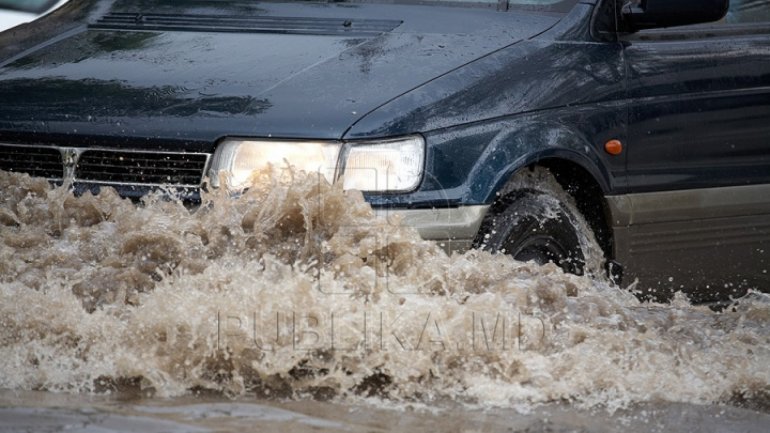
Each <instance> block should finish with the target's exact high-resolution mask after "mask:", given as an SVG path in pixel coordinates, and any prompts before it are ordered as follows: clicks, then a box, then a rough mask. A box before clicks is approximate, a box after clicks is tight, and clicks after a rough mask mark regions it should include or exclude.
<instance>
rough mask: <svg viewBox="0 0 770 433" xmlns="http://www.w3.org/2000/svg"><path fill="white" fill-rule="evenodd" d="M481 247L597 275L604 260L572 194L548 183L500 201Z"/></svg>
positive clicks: (480, 240) (484, 230)
mask: <svg viewBox="0 0 770 433" xmlns="http://www.w3.org/2000/svg"><path fill="white" fill-rule="evenodd" d="M476 247H477V248H481V249H484V250H488V251H492V252H496V253H503V254H508V255H510V256H512V257H513V258H514V259H516V260H520V261H534V262H535V263H538V264H546V263H549V262H553V263H555V264H556V265H558V266H559V267H561V268H562V269H563V270H564V271H565V272H568V273H572V274H576V275H583V274H584V273H586V271H589V272H590V273H594V274H595V273H596V269H592V268H594V267H596V266H597V264H598V266H599V267H601V262H602V260H601V258H599V257H597V254H598V255H601V249H600V248H599V247H598V245H597V243H596V240H595V238H594V236H593V233H591V230H590V228H589V227H588V224H587V223H586V222H585V220H584V219H583V218H582V216H581V215H580V213H579V211H578V210H577V209H576V207H575V206H574V205H573V204H572V203H571V202H570V200H569V199H568V196H567V194H566V193H564V192H563V191H556V190H554V189H553V188H548V187H547V186H543V185H540V186H537V187H536V188H533V187H527V188H522V189H516V190H513V191H511V192H509V193H507V194H506V195H505V196H504V197H503V198H502V199H501V200H499V201H498V203H496V204H495V205H494V206H493V207H492V209H491V210H490V214H489V215H488V216H487V217H486V219H485V220H484V223H483V224H482V227H481V231H480V234H479V237H478V238H477V239H476ZM587 263H588V264H587Z"/></svg>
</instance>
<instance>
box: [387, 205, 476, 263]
mask: <svg viewBox="0 0 770 433" xmlns="http://www.w3.org/2000/svg"><path fill="white" fill-rule="evenodd" d="M488 210H489V206H488V205H478V206H460V207H454V208H432V209H398V208H396V209H384V208H383V209H375V210H374V213H375V214H376V215H377V216H378V217H381V218H386V219H388V221H393V222H394V223H395V221H396V219H395V216H396V215H400V216H401V222H402V223H403V224H405V225H408V226H411V227H414V228H416V229H417V231H418V232H419V233H420V236H421V237H422V238H423V239H425V240H431V241H436V242H438V243H439V245H440V246H441V247H442V248H443V249H444V250H445V251H446V252H447V254H451V253H453V252H459V253H462V252H465V251H467V250H468V249H470V248H471V246H472V245H473V240H474V239H475V238H476V235H477V234H478V232H479V227H481V222H482V221H483V220H484V217H485V216H486V214H487V211H488Z"/></svg>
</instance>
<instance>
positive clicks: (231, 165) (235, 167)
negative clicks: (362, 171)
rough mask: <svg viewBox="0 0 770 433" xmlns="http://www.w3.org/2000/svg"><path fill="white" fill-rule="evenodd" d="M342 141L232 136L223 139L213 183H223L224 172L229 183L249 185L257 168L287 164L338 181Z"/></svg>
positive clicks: (215, 166) (237, 185)
mask: <svg viewBox="0 0 770 433" xmlns="http://www.w3.org/2000/svg"><path fill="white" fill-rule="evenodd" d="M339 152H340V143H337V142H315V141H267V140H265V141H262V140H242V139H228V140H225V141H224V142H222V143H221V144H220V145H219V147H218V148H217V151H216V153H215V154H214V159H213V161H212V163H211V174H212V176H211V183H212V186H214V187H218V186H219V184H218V183H219V174H220V173H224V175H225V177H226V178H227V182H228V186H229V187H231V188H233V189H239V188H246V187H248V186H249V179H250V178H251V174H252V172H253V171H254V170H259V169H264V168H267V167H268V166H269V165H273V166H275V167H278V168H280V167H287V164H288V165H289V166H291V167H292V168H293V169H295V170H302V171H305V172H308V173H320V174H321V175H323V176H324V177H325V178H326V180H328V181H329V182H333V181H334V176H335V170H336V167H337V159H338V156H339Z"/></svg>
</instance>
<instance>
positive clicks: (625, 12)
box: [621, 0, 730, 32]
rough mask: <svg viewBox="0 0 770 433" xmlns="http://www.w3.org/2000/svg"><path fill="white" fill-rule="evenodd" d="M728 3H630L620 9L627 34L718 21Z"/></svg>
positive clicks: (649, 0)
mask: <svg viewBox="0 0 770 433" xmlns="http://www.w3.org/2000/svg"><path fill="white" fill-rule="evenodd" d="M729 6H730V0H632V1H629V2H626V4H624V5H623V8H622V10H621V13H622V16H623V23H624V27H625V30H626V31H631V32H635V31H638V30H644V29H655V28H660V27H674V26H685V25H688V24H698V23H707V22H711V21H718V20H720V19H722V18H723V17H724V16H725V14H727V8H728V7H729Z"/></svg>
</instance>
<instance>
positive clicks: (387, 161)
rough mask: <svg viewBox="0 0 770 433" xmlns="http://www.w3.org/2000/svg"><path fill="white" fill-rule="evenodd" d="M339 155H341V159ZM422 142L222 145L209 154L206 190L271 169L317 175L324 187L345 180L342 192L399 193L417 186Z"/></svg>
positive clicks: (237, 184) (244, 183)
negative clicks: (323, 180) (221, 181)
mask: <svg viewBox="0 0 770 433" xmlns="http://www.w3.org/2000/svg"><path fill="white" fill-rule="evenodd" d="M341 153H342V155H340V154H341ZM424 161H425V142H424V140H423V139H422V137H420V136H412V137H405V138H400V139H389V140H379V141H367V142H348V143H344V145H343V143H341V142H335V141H280V140H250V139H227V140H225V141H223V142H222V143H221V144H220V145H219V146H218V147H217V151H216V152H215V153H214V157H213V159H212V163H211V170H210V178H211V185H212V186H214V187H219V186H220V185H219V175H221V174H224V175H225V177H226V179H227V182H228V185H229V187H230V188H233V189H239V188H246V187H248V182H249V179H250V178H251V174H252V172H253V171H254V170H259V169H263V168H266V167H268V166H269V165H273V166H276V167H282V166H287V165H289V166H292V167H293V168H294V169H295V170H302V171H305V172H308V173H311V172H317V173H320V174H321V175H322V176H324V177H325V178H326V179H327V180H328V181H329V182H333V181H335V180H336V179H337V178H338V177H339V176H340V175H341V174H344V183H343V188H344V189H358V190H361V191H367V192H369V191H372V192H375V191H377V192H404V191H410V190H413V189H415V188H416V187H417V186H418V185H419V184H420V180H422V172H423V164H424Z"/></svg>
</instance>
